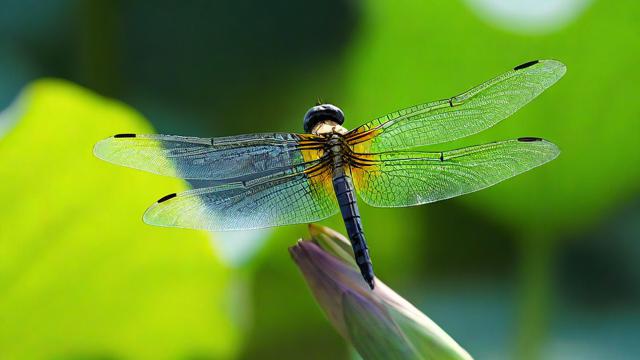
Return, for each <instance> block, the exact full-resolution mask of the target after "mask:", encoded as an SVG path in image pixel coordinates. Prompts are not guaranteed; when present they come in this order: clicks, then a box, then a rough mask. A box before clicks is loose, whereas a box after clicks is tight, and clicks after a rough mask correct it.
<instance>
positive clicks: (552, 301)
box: [0, 0, 640, 359]
mask: <svg viewBox="0 0 640 360" xmlns="http://www.w3.org/2000/svg"><path fill="white" fill-rule="evenodd" d="M0 4H1V8H2V11H0V79H1V80H0V108H2V109H7V110H5V111H4V112H2V113H1V114H0V179H2V186H1V187H0V198H1V199H2V205H1V206H0V216H1V217H2V223H1V225H0V259H1V261H0V358H2V359H299V358H305V359H329V358H337V359H341V358H342V359H347V358H350V357H351V356H352V355H351V353H350V350H349V349H348V347H347V345H346V344H345V343H344V342H343V341H342V340H341V339H340V338H339V337H338V335H337V334H335V333H334V332H333V330H332V329H331V328H330V326H329V324H328V322H327V321H326V320H325V319H324V318H323V315H322V313H321V311H320V309H319V308H318V306H317V305H316V304H315V302H314V300H313V298H312V297H311V295H310V293H309V291H308V289H307V288H306V286H305V284H304V282H303V279H302V277H301V275H300V274H299V272H298V270H297V268H296V267H295V265H294V264H293V263H292V261H291V260H290V259H289V254H288V252H287V251H286V248H287V247H288V246H291V245H292V244H293V243H294V242H295V241H296V240H297V239H298V238H300V237H302V236H304V235H305V234H306V228H305V227H304V226H302V225H301V226H290V227H285V228H278V229H273V230H267V231H254V232H244V233H225V234H206V233H202V232H198V231H191V230H179V229H159V228H153V227H150V226H146V225H144V224H143V223H142V221H141V215H142V213H143V212H144V210H145V209H146V207H147V206H148V205H150V204H151V203H153V201H155V200H156V199H158V198H159V197H160V196H162V195H165V194H168V193H172V192H175V191H179V190H181V189H184V188H186V186H187V184H184V183H183V182H181V181H179V180H174V179H168V178H163V177H159V176H153V175H149V174H144V173H141V172H138V171H134V170H130V169H125V168H119V167H116V166H113V165H110V164H107V163H104V162H101V161H99V160H97V159H95V158H94V157H93V156H92V153H91V148H92V145H93V144H94V143H95V142H96V141H97V140H99V139H101V138H105V137H107V136H110V135H112V134H115V133H126V132H151V131H157V132H160V133H170V134H180V135H194V136H223V135H234V134H239V133H248V132H263V131H301V128H302V116H303V114H304V112H305V111H306V110H307V109H308V108H309V107H310V106H312V105H314V103H315V101H316V99H318V98H321V99H322V100H324V101H327V102H332V103H334V104H336V105H338V106H340V107H341V108H342V109H343V110H344V111H345V113H346V116H347V120H346V123H345V125H346V127H347V128H353V127H355V126H357V125H360V124H361V123H363V122H366V121H368V120H370V119H372V118H374V117H377V116H380V115H383V114H385V113H387V112H391V111H393V110H396V109H399V108H403V107H406V106H410V105H414V104H416V103H421V102H426V101H430V100H436V99H440V98H446V97H449V96H452V95H455V94H457V93H459V92H462V91H464V90H466V89H467V88H469V87H471V86H474V85H477V84H479V83H480V82H482V81H484V80H487V79H489V78H491V77H493V76H495V75H497V74H499V73H501V72H503V71H506V70H508V69H510V68H511V67H513V66H515V65H517V64H520V63H523V62H526V61H528V60H532V59H537V58H555V59H558V60H561V61H562V62H564V63H565V64H566V65H567V68H568V71H567V74H566V76H565V77H564V78H563V79H561V80H560V81H559V82H558V83H557V84H556V85H555V86H553V87H552V88H551V89H549V90H548V91H546V92H545V93H543V94H542V95H541V96H540V98H538V99H536V100H534V101H533V102H532V103H531V104H529V105H528V106H526V107H525V108H524V109H522V110H521V111H519V112H518V113H516V114H515V115H514V116H512V117H511V118H509V119H507V120H506V121H504V122H502V123H501V124H499V125H498V126H496V127H494V128H492V129H490V130H488V131H486V132H484V133H482V134H479V135H477V136H473V137H471V138H468V139H463V140H461V141H458V142H456V143H451V144H445V145H442V146H438V147H437V148H439V149H440V148H442V149H449V148H454V147H458V146H461V145H470V144H476V143H483V142H487V141H492V140H500V139H508V138H516V137H521V136H540V137H544V138H546V139H549V140H551V141H553V142H555V143H556V144H558V145H559V146H560V148H561V149H562V154H561V155H560V157H559V158H558V159H557V160H555V161H553V162H551V163H550V164H547V165H545V166H543V167H542V168H538V169H535V170H533V171H530V172H528V173H526V174H523V175H520V176H518V177H516V178H514V179H511V180H509V181H507V182H504V183H501V184H499V185H497V186H495V187H492V188H490V189H488V190H484V191H481V192H479V193H475V194H471V195H466V196H463V197H460V198H456V199H453V200H448V201H444V202H440V203H435V204H431V205H427V206H421V207H415V208H406V209H374V208H370V207H367V206H366V205H361V210H362V213H363V221H364V225H365V229H366V233H367V236H368V241H369V243H370V247H371V252H372V257H373V260H374V264H375V266H376V272H377V274H378V276H379V277H381V278H382V279H383V280H384V281H385V282H386V283H387V284H389V285H390V286H391V287H393V288H394V289H395V290H396V291H397V292H398V293H400V294H402V295H404V296H405V297H406V298H407V299H408V300H410V301H412V302H413V303H415V304H416V305H418V306H419V307H420V309H421V310H422V311H423V312H425V313H426V314H427V315H429V316H430V317H431V318H432V319H433V320H434V321H435V322H436V323H438V324H439V325H440V326H441V327H442V328H443V329H444V330H445V331H447V332H448V333H449V334H450V335H451V336H452V337H453V338H454V339H456V341H457V342H458V343H460V345H462V346H463V347H464V348H465V349H466V350H467V351H469V353H471V354H472V355H473V356H474V357H476V358H478V359H485V358H491V359H603V358H607V359H635V358H636V357H637V354H638V353H639V352H640V343H638V339H639V338H640V307H639V305H640V267H638V263H639V262H640V152H639V151H638V150H637V143H638V135H640V108H639V107H638V106H637V103H638V95H640V94H638V91H637V84H638V83H639V82H640V71H638V70H637V68H636V66H637V65H638V64H639V63H640V41H638V38H639V36H640V23H639V22H638V14H640V3H638V2H637V1H632V0H619V1H604V0H544V1H542V0H537V1H536V0H518V1H509V0H456V1H448V2H438V1H418V0H401V1H393V2H392V1H388V2H384V1H376V0H369V1H356V0H327V1H322V2H295V1H284V0H275V1H244V2H243V1H216V2H206V1H191V2H189V1H182V2H169V1H159V2H158V1H149V0H140V1H135V2H125V1H106V0H96V1H69V0H51V1H47V2H39V1H33V0H21V1H18V0H2V1H1V2H0ZM54 78H55V79H54ZM323 223H324V224H326V225H329V226H332V227H334V228H335V229H338V230H341V231H342V230H343V225H342V224H341V220H340V219H339V217H337V216H336V217H334V218H331V219H329V220H327V221H325V222H323Z"/></svg>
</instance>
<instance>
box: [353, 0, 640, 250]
mask: <svg viewBox="0 0 640 360" xmlns="http://www.w3.org/2000/svg"><path fill="white" fill-rule="evenodd" d="M621 8H624V9H626V10H625V13H629V14H630V13H634V12H638V11H639V10H640V3H638V2H635V1H630V0H626V1H623V2H622V3H620V4H617V6H616V7H611V6H608V4H607V2H602V1H600V2H594V3H593V5H592V6H591V8H590V9H589V11H586V12H585V13H583V14H582V15H581V16H580V17H578V18H576V19H575V21H574V22H573V23H571V24H570V25H569V26H567V27H566V28H564V29H562V30H561V31H557V32H554V33H551V34H547V35H545V36H538V37H536V36H528V37H523V36H521V35H517V34H510V33H506V32H504V31H502V30H500V29H498V28H496V27H491V26H487V25H486V24H485V23H484V22H483V21H482V20H481V19H479V18H478V17H476V16H475V15H474V14H473V12H471V11H470V9H469V8H468V7H467V6H466V5H465V3H464V2H455V1H454V2H446V3H442V4H439V5H438V6H437V7H436V6H433V4H431V3H429V2H425V1H416V0H410V1H404V2H402V6H398V4H397V3H395V2H384V1H373V0H370V1H367V2H366V4H365V6H364V7H363V9H364V11H363V20H362V28H361V30H360V32H359V36H358V37H357V38H356V40H355V43H356V46H354V47H353V49H352V50H351V52H350V53H349V54H348V55H347V57H348V59H347V60H346V70H345V73H346V76H345V79H344V81H342V82H341V83H342V84H344V85H345V94H344V95H343V98H344V100H345V101H343V102H342V103H343V104H344V107H343V109H344V110H345V111H346V112H347V113H348V121H347V122H346V123H345V126H347V127H349V128H353V127H356V126H358V125H360V124H362V123H364V122H367V121H369V120H372V119H374V118H377V117H379V116H382V115H384V114H386V113H389V112H392V111H395V110H397V109H400V108H404V107H407V106H411V105H414V104H419V103H423V102H426V101H431V100H438V99H443V98H447V97H450V96H453V95H456V94H459V93H460V92H463V91H465V90H467V89H469V88H471V87H473V86H475V85H478V84H480V83H482V82H483V81H485V80H488V79H490V78H492V77H493V76H495V75H498V74H500V73H502V72H504V71H506V70H509V69H510V68H512V67H513V66H515V65H518V64H521V63H523V62H526V61H528V60H534V59H540V58H555V59H558V60H560V61H562V62H563V63H565V64H566V65H567V75H566V76H565V77H564V78H562V79H561V80H560V81H558V83H556V84H555V85H554V86H552V87H551V88H550V89H548V90H547V91H545V92H544V93H543V94H541V95H540V96H539V97H538V98H536V99H535V100H533V101H532V102H531V103H529V104H528V105H527V106H525V107H524V108H522V109H521V110H519V111H518V112H516V113H515V114H514V115H512V116H511V117H509V118H508V119H506V120H504V121H502V123H500V124H499V125H497V126H495V127H494V128H492V129H489V130H486V131H484V132H482V133H481V134H478V135H475V136H473V137H469V138H467V139H464V140H460V141H456V142H453V143H449V144H444V145H437V146H433V147H430V149H437V150H448V149H454V148H458V147H460V146H466V145H473V144H482V143H485V142H488V141H495V140H502V139H509V138H516V137H523V136H536V137H542V138H545V139H548V140H549V141H552V142H553V143H555V144H557V145H558V147H559V148H560V150H561V151H562V154H561V155H560V156H559V157H558V158H557V159H556V160H555V161H553V162H551V163H549V164H546V165H544V166H543V167H541V168H539V169H535V170H532V171H529V172H528V173H526V174H522V175H519V176H517V177H515V178H513V179H510V180H509V181H505V182H504V183H501V184H499V185H496V186H494V187H492V188H490V189H487V190H483V191H481V192H478V193H477V194H473V195H465V196H462V197H460V198H459V200H454V201H460V202H464V203H466V204H467V205H469V206H471V207H474V208H476V209H478V211H480V212H482V213H483V214H486V215H487V216H489V217H492V218H497V219H500V220H501V221H502V222H504V223H506V224H509V225H510V226H512V227H513V228H515V229H519V230H522V231H527V230H530V229H531V228H533V227H536V228H545V229H547V230H548V231H550V232H551V231H553V232H557V233H563V232H564V231H571V230H575V229H576V228H578V227H581V226H585V225H587V224H590V223H591V222H592V221H593V220H594V219H597V218H599V217H600V216H602V214H604V213H605V212H606V211H607V210H608V209H610V208H611V207H612V206H615V205H616V204H617V203H619V202H620V201H624V199H627V198H628V197H629V196H633V194H635V193H636V192H637V188H638V186H637V184H638V181H639V180H640V166H630V165H629V164H638V163H640V151H637V145H636V144H637V134H639V133H640V121H638V118H639V117H640V108H638V106H636V105H635V103H636V96H635V95H634V94H636V93H637V91H636V84H637V83H638V82H640V72H638V71H633V69H635V68H636V64H637V63H638V59H639V58H638V54H639V52H638V46H636V45H635V44H636V43H637V41H636V40H637V39H636V37H637V36H636V34H637V20H636V19H635V18H634V17H633V16H621V13H620V11H619V10H618V9H621ZM611 24H616V26H613V27H612V26H611ZM469 34H473V36H472V37H469ZM584 38H588V39H589V41H588V42H583V41H575V39H584ZM628 44H634V45H631V46H627V45H628ZM364 212H366V210H365V211H364ZM371 213H373V212H371ZM368 215H369V213H366V214H363V218H364V219H367V218H369V219H370V220H369V223H374V224H375V219H374V220H371V217H370V216H368ZM374 216H375V214H374ZM386 223H388V222H385V224H386ZM365 226H367V224H365ZM369 231H372V230H369ZM378 248H379V247H378ZM378 251H380V250H378Z"/></svg>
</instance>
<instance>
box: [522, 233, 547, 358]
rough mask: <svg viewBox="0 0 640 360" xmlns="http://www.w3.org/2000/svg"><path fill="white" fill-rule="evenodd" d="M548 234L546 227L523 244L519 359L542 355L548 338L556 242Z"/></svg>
mask: <svg viewBox="0 0 640 360" xmlns="http://www.w3.org/2000/svg"><path fill="white" fill-rule="evenodd" d="M545 235H546V234H545V233H544V231H542V232H537V233H530V234H529V235H528V236H527V238H525V239H524V241H523V242H522V245H521V249H522V254H521V261H520V274H519V284H520V292H519V322H518V333H517V339H516V340H517V342H516V355H517V356H516V358H517V359H523V360H536V359H541V358H542V354H541V353H542V348H543V346H544V344H545V342H546V337H547V333H548V328H549V313H550V308H551V277H552V270H551V265H552V263H551V259H552V255H553V250H554V246H553V241H551V240H550V239H549V237H548V236H545Z"/></svg>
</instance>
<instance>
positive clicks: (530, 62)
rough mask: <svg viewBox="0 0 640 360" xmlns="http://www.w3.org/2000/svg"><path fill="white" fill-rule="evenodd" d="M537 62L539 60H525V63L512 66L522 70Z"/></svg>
mask: <svg viewBox="0 0 640 360" xmlns="http://www.w3.org/2000/svg"><path fill="white" fill-rule="evenodd" d="M539 62H540V60H533V61H529V62H526V63H524V64H520V65H518V66H516V67H514V68H513V70H522V69H526V68H528V67H529V66H532V65H535V64H537V63H539Z"/></svg>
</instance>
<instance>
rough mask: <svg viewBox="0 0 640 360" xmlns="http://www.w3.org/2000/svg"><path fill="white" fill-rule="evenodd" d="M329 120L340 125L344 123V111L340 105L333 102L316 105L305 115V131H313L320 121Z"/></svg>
mask: <svg viewBox="0 0 640 360" xmlns="http://www.w3.org/2000/svg"><path fill="white" fill-rule="evenodd" d="M327 120H329V121H333V122H334V123H336V124H338V125H342V124H343V123H344V113H343V112H342V110H340V108H339V107H337V106H335V105H331V104H321V105H317V106H314V107H312V108H311V109H309V111H307V113H306V114H305V115H304V123H303V127H304V131H305V132H307V133H311V131H312V130H313V128H314V127H315V126H316V125H318V123H320V122H322V121H327Z"/></svg>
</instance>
